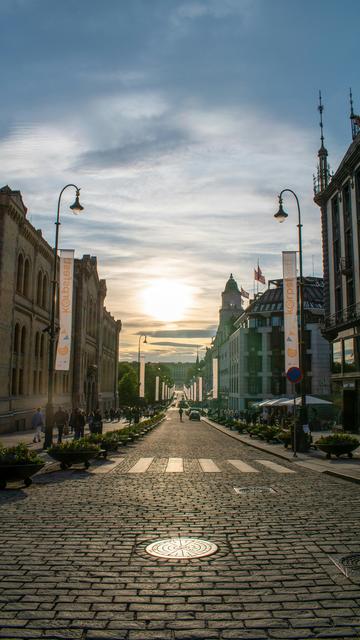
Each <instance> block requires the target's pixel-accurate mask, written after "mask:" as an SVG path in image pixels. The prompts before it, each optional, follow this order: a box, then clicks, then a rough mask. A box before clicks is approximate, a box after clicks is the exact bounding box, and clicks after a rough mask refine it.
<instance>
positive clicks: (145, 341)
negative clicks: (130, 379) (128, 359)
mask: <svg viewBox="0 0 360 640" xmlns="http://www.w3.org/2000/svg"><path fill="white" fill-rule="evenodd" d="M141 338H144V340H143V344H147V338H146V336H144V335H140V336H139V342H138V399H139V403H140V385H141V381H140V343H141ZM144 391H145V390H144Z"/></svg>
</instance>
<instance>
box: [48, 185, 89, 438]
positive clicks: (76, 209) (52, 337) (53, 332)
mask: <svg viewBox="0 0 360 640" xmlns="http://www.w3.org/2000/svg"><path fill="white" fill-rule="evenodd" d="M68 187H73V188H74V189H76V197H75V202H74V203H73V204H72V205H71V206H70V209H71V210H72V212H73V213H74V214H75V215H77V214H78V213H81V212H82V211H83V210H84V207H83V206H82V205H81V204H80V201H79V195H80V189H79V187H77V186H76V184H71V183H70V184H67V185H66V186H65V187H64V188H63V189H62V190H61V191H60V195H59V200H58V206H57V216H56V222H55V227H56V231H55V247H54V264H53V272H52V290H51V308H50V325H49V327H48V329H47V330H48V332H49V379H48V400H47V406H46V427H45V440H44V449H48V448H49V447H51V445H52V437H53V428H54V376H55V366H54V357H55V342H56V336H57V333H58V330H57V329H55V309H56V297H57V289H58V281H57V271H58V269H57V257H58V255H57V254H58V246H59V227H60V224H61V223H60V202H61V196H62V194H63V193H64V191H65V189H67V188H68Z"/></svg>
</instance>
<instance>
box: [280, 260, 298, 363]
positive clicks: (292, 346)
mask: <svg viewBox="0 0 360 640" xmlns="http://www.w3.org/2000/svg"><path fill="white" fill-rule="evenodd" d="M282 258H283V280H284V283H283V288H284V340H285V372H287V371H288V370H289V369H290V367H298V366H299V332H298V321H297V308H298V301H297V275H296V251H283V252H282Z"/></svg>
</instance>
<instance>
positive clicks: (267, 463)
mask: <svg viewBox="0 0 360 640" xmlns="http://www.w3.org/2000/svg"><path fill="white" fill-rule="evenodd" d="M255 462H258V463H259V464H262V465H263V466H264V467H268V469H271V471H276V472H277V473H295V471H293V470H292V469H288V468H287V467H283V466H282V465H281V464H276V462H271V460H255Z"/></svg>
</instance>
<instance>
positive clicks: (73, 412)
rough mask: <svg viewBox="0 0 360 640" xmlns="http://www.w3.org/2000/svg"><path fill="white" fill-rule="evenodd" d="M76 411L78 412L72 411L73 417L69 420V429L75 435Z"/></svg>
mask: <svg viewBox="0 0 360 640" xmlns="http://www.w3.org/2000/svg"><path fill="white" fill-rule="evenodd" d="M76 411H77V409H73V410H72V411H71V415H70V419H69V427H70V432H71V433H74V431H75V423H76Z"/></svg>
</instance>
